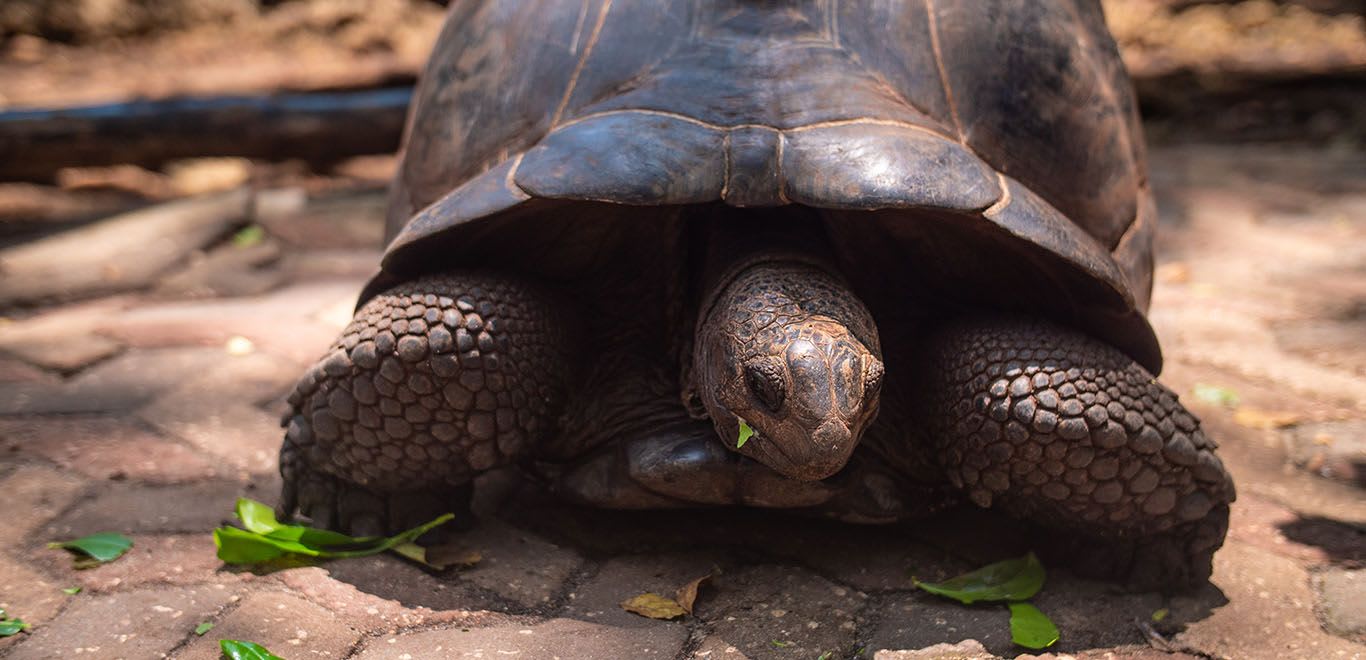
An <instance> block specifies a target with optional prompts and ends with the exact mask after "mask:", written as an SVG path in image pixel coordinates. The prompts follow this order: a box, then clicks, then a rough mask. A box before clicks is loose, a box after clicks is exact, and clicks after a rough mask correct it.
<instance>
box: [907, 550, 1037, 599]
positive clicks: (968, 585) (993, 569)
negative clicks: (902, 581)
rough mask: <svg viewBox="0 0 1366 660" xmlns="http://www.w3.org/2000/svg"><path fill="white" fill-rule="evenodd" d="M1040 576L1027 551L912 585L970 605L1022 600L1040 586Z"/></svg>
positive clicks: (1035, 559) (1035, 560) (1032, 554)
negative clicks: (1015, 556)
mask: <svg viewBox="0 0 1366 660" xmlns="http://www.w3.org/2000/svg"><path fill="white" fill-rule="evenodd" d="M1044 576H1045V574H1044V570H1043V564H1040V563H1039V558H1038V557H1035V556H1034V553H1032V552H1031V553H1029V554H1027V555H1025V556H1023V557H1019V558H1016V559H1008V560H1006V561H1000V562H996V563H994V564H988V565H986V566H983V567H981V568H979V569H977V570H975V571H972V572H969V573H964V574H962V575H959V576H958V577H955V578H951V579H949V580H945V581H943V582H921V581H919V580H915V586H917V587H920V588H921V589H924V590H925V591H928V592H930V593H932V594H937V595H940V596H944V597H945V598H952V599H954V600H956V601H958V602H960V603H963V604H964V605H971V604H973V603H975V602H978V601H1003V600H1005V601H1009V600H1025V599H1027V598H1029V597H1031V596H1033V595H1034V594H1036V593H1038V592H1039V589H1041V588H1043V581H1044Z"/></svg>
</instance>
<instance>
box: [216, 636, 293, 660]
mask: <svg viewBox="0 0 1366 660" xmlns="http://www.w3.org/2000/svg"><path fill="white" fill-rule="evenodd" d="M218 648H219V649H221V650H222V651H223V657H225V658H228V660H284V658H281V657H280V656H278V655H275V654H274V653H271V652H270V651H267V650H266V648H265V647H264V646H261V645H260V644H257V643H256V642H241V641H238V640H235V639H224V640H219V642H218Z"/></svg>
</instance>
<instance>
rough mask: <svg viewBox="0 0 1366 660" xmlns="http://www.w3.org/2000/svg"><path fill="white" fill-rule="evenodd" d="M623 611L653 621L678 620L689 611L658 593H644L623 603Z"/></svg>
mask: <svg viewBox="0 0 1366 660" xmlns="http://www.w3.org/2000/svg"><path fill="white" fill-rule="evenodd" d="M621 609H623V610H626V611H627V612H631V613H633V614H639V615H641V616H644V617H649V618H651V619H663V620H669V619H677V618H678V617H680V616H683V615H684V614H687V613H688V611H687V610H685V609H683V606H682V605H679V604H678V601H675V600H673V599H672V598H665V597H663V596H661V595H659V594H657V593H644V594H641V595H639V596H636V597H634V598H630V599H627V600H624V601H622V602H621Z"/></svg>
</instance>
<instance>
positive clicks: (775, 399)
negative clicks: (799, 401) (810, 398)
mask: <svg viewBox="0 0 1366 660" xmlns="http://www.w3.org/2000/svg"><path fill="white" fill-rule="evenodd" d="M745 382H746V383H747V384H748V385H749V391H750V392H752V393H754V397H755V398H756V399H758V400H759V401H760V402H761V403H763V404H764V405H765V406H767V407H768V409H769V410H773V411H777V410H778V409H779V408H782V407H783V401H784V400H785V399H786V398H787V387H786V386H785V385H784V383H783V376H782V374H780V373H778V370H777V368H775V367H774V366H773V365H771V364H767V363H762V362H761V363H758V364H752V365H749V366H748V367H746V368H745Z"/></svg>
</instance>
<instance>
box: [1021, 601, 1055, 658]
mask: <svg viewBox="0 0 1366 660" xmlns="http://www.w3.org/2000/svg"><path fill="white" fill-rule="evenodd" d="M1010 641H1012V642H1015V643H1016V644H1019V645H1020V646H1023V647H1025V648H1031V649H1045V648H1048V647H1050V646H1052V645H1054V644H1056V643H1057V641H1058V627H1057V626H1055V625H1053V622H1052V621H1051V620H1049V618H1048V615H1046V614H1044V613H1043V612H1040V611H1039V608H1037V607H1034V606H1033V605H1030V604H1029V603H1011V604H1010Z"/></svg>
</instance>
